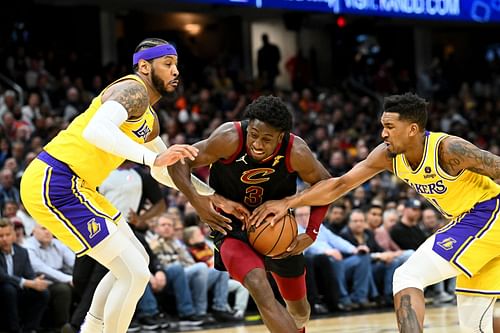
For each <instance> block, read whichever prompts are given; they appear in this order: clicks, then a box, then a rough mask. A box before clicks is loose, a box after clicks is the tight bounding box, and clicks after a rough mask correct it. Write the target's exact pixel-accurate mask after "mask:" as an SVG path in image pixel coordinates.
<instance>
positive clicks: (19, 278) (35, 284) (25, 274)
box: [0, 218, 49, 333]
mask: <svg viewBox="0 0 500 333" xmlns="http://www.w3.org/2000/svg"><path fill="white" fill-rule="evenodd" d="M15 238H16V236H15V233H14V226H13V225H12V223H11V222H10V221H8V220H7V219H4V218H0V250H1V255H0V330H2V331H3V330H6V331H7V332H9V333H10V332H13V333H14V332H15V333H18V332H23V333H25V332H26V333H28V332H29V333H36V331H37V330H38V329H39V326H40V321H41V319H42V316H43V312H44V310H45V308H46V306H47V304H48V301H49V292H48V290H47V288H48V286H49V281H47V280H45V278H44V276H43V275H39V276H36V275H35V272H34V271H33V268H32V267H31V262H30V259H29V255H28V251H27V250H26V249H24V248H22V247H21V246H19V245H17V244H15Z"/></svg>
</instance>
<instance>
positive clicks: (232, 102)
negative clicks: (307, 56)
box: [0, 47, 500, 332]
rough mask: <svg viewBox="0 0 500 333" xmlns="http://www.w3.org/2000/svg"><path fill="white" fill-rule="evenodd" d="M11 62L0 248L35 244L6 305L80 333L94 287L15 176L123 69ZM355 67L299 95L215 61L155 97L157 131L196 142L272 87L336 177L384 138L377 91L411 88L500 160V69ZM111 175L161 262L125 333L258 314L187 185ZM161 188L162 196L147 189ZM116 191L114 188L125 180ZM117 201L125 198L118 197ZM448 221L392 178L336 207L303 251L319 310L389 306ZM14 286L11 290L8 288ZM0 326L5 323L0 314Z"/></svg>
mask: <svg viewBox="0 0 500 333" xmlns="http://www.w3.org/2000/svg"><path fill="white" fill-rule="evenodd" d="M3 61H4V63H3V64H1V66H0V74H2V76H4V77H6V78H8V80H2V81H0V208H1V216H2V219H1V220H0V248H1V249H2V251H3V253H4V254H5V253H6V251H11V250H10V249H12V248H13V249H14V252H13V253H18V254H20V253H24V252H23V251H25V252H26V253H27V255H28V258H29V260H28V261H27V263H28V265H29V266H30V267H26V269H25V270H23V271H22V272H21V271H19V272H17V271H15V270H14V271H8V275H10V276H18V277H19V279H24V280H26V281H30V282H29V283H24V285H23V286H24V287H23V288H20V287H19V286H20V285H21V284H22V283H21V282H20V280H12V279H8V278H6V277H5V276H1V277H0V292H2V295H1V297H0V308H2V309H5V308H7V307H10V308H11V309H12V307H13V304H14V307H15V306H16V305H17V300H16V302H10V301H7V299H10V298H13V297H14V296H13V295H14V294H15V295H17V296H15V297H20V298H19V302H21V303H22V302H26V301H27V300H30V301H29V302H31V303H30V304H31V305H32V308H29V311H25V312H27V313H19V314H17V312H16V316H17V315H18V318H20V321H21V323H22V325H21V327H24V328H23V329H24V330H25V331H36V330H39V328H40V327H44V328H46V329H47V330H53V331H60V329H61V328H62V327H66V329H68V330H67V331H66V332H71V329H73V331H74V332H76V330H77V327H78V322H79V320H80V319H78V318H76V317H78V315H75V313H77V312H78V311H76V309H77V308H78V306H79V305H80V304H83V307H84V310H83V311H86V310H85V304H86V303H85V302H88V299H87V300H86V301H85V297H87V298H88V297H89V295H88V294H87V293H86V291H85V290H86V288H87V289H88V288H90V287H89V286H91V280H92V279H91V277H89V276H87V277H85V278H84V279H83V280H84V281H85V283H84V284H83V285H77V283H75V281H74V279H73V274H76V272H75V273H74V272H73V270H74V269H75V270H76V268H77V267H75V258H74V256H73V255H72V254H71V253H68V249H66V248H64V245H62V244H61V243H59V242H58V241H57V240H56V239H53V238H52V237H51V235H50V233H48V232H47V230H45V228H43V227H41V226H39V225H37V224H36V221H34V220H33V219H31V218H30V216H29V215H28V214H27V213H26V212H25V210H24V209H23V206H22V202H21V201H20V196H19V181H20V178H21V177H22V174H23V170H24V169H25V168H26V166H27V165H28V164H29V163H30V161H31V160H32V159H34V158H35V157H36V155H37V154H38V153H39V152H40V151H41V150H42V147H43V146H44V145H45V144H46V143H47V142H48V141H50V140H51V138H53V137H54V136H55V135H56V134H57V133H58V132H59V131H60V130H62V129H64V128H65V127H66V126H67V125H68V124H69V122H70V121H71V120H72V119H73V118H74V117H76V116H78V115H79V114H80V113H81V112H83V111H85V109H86V107H87V106H88V105H89V104H90V102H91V100H92V98H94V97H95V96H97V95H98V94H99V93H100V91H101V90H102V89H103V88H104V87H105V86H106V85H108V84H109V83H111V82H112V81H113V80H114V79H117V78H119V77H120V76H122V75H125V74H129V69H128V67H127V66H121V65H109V66H105V67H104V68H99V69H97V68H96V69H94V70H93V69H88V68H86V69H85V70H83V69H82V68H85V67H84V66H82V64H81V62H80V61H79V59H78V54H76V53H74V52H71V53H69V55H68V56H67V58H65V59H54V57H53V53H51V52H31V53H30V52H28V51H27V50H26V49H25V48H23V47H18V48H17V49H12V54H9V55H8V56H7V57H6V58H5V59H3ZM180 62H181V63H182V58H181V59H180ZM355 65H356V64H355ZM186 66H189V64H186ZM358 66H359V67H358V70H356V71H354V72H353V75H352V76H351V77H349V78H347V79H346V80H345V81H343V82H340V83H339V84H337V85H335V86H329V87H319V86H317V85H316V84H315V83H314V81H313V80H312V79H311V80H310V81H307V82H301V84H300V85H299V86H300V90H292V91H283V90H280V89H277V88H276V87H274V86H272V85H269V82H264V81H263V80H262V78H248V77H245V75H244V74H243V72H242V71H240V70H238V69H234V68H231V67H227V66H225V65H222V64H220V63H217V64H213V65H212V66H207V67H206V68H205V69H204V70H203V71H202V72H201V73H199V77H197V78H196V79H194V80H191V81H185V82H184V84H183V85H182V86H181V87H180V88H179V90H178V92H177V93H176V94H174V95H171V96H167V97H165V98H164V99H162V100H161V101H160V102H159V103H158V105H155V109H156V110H157V113H158V116H159V119H160V123H161V133H162V138H163V139H164V140H165V142H167V143H169V144H174V143H190V144H191V143H195V142H197V141H199V140H201V139H203V138H205V137H207V136H208V135H209V134H210V133H211V132H212V131H213V130H214V129H215V128H216V127H217V126H218V125H220V124H221V123H223V122H226V121H236V120H240V119H241V118H242V116H243V112H244V109H245V106H246V105H247V104H248V103H249V102H250V101H252V100H253V99H254V98H256V97H257V96H259V95H262V94H269V93H272V94H275V95H278V96H280V97H281V98H282V99H283V100H284V101H285V102H286V104H287V105H288V106H289V108H290V110H291V112H292V113H293V115H294V130H293V132H294V133H295V134H297V135H299V136H301V137H302V138H304V139H305V141H306V142H307V143H308V144H309V146H310V148H311V150H312V151H313V152H314V153H315V154H316V155H317V157H318V159H319V160H320V161H321V162H322V163H323V164H324V165H325V166H326V167H327V169H328V170H329V171H330V173H331V174H332V176H339V175H341V174H343V173H345V172H347V171H348V170H350V168H352V166H353V165H355V164H356V163H357V162H358V161H360V160H362V159H364V158H365V157H366V156H367V155H368V153H369V152H370V151H371V150H372V149H373V148H374V147H375V146H376V145H377V144H378V143H379V142H380V132H381V126H380V123H379V120H378V119H379V115H380V110H381V103H382V99H383V96H385V95H388V94H393V93H402V92H406V91H407V90H413V91H418V93H419V94H421V95H422V96H424V97H425V98H426V99H427V100H428V101H429V102H430V105H429V123H428V127H427V129H428V130H431V131H444V132H448V133H450V134H454V135H458V136H462V137H463V138H465V139H467V140H469V141H471V142H472V143H474V144H475V145H477V146H479V147H480V148H483V149H487V150H490V151H491V152H492V153H494V154H497V155H500V148H499V143H498V140H497V137H498V130H499V129H500V118H498V117H495V115H498V114H500V98H499V96H500V76H498V75H497V74H496V72H495V71H491V75H490V76H489V77H486V78H481V79H477V80H475V81H466V80H462V78H461V77H460V75H459V68H454V69H453V68H452V69H451V70H450V67H449V66H448V65H447V63H446V62H445V61H444V60H443V59H435V61H434V62H433V63H432V65H431V66H430V68H429V69H428V70H426V71H425V72H422V73H419V74H418V75H416V77H415V78H414V79H413V78H411V76H410V75H409V74H408V71H407V70H406V71H405V70H401V69H398V70H396V68H397V66H395V64H394V61H393V60H391V59H384V61H378V62H376V63H375V64H371V65H370V66H365V65H363V64H361V63H360V64H358ZM181 71H182V68H181ZM457 71H458V72H457ZM181 75H182V73H181ZM311 77H314V75H311ZM9 80H11V81H12V82H14V83H16V85H11V84H10V83H9V82H10V81H9ZM294 86H297V85H294ZM131 170H132V171H131ZM117 172H118V174H115V175H114V176H115V177H117V175H118V177H124V176H128V177H131V175H130V174H125V173H123V172H135V174H132V176H133V177H136V180H137V186H139V187H141V188H142V189H143V190H142V191H139V196H140V198H139V199H138V202H137V203H135V204H128V205H125V206H124V207H125V208H124V209H126V210H127V211H122V212H123V213H124V215H125V216H128V219H129V223H131V224H132V225H133V226H134V229H135V231H136V233H137V234H138V235H139V236H138V237H142V238H144V244H145V245H146V246H147V247H149V250H150V251H149V253H150V255H151V257H152V258H154V260H152V263H154V264H153V265H152V266H151V273H152V275H151V276H152V277H151V280H150V284H149V286H148V288H147V291H146V293H145V295H144V296H143V299H141V302H142V305H141V302H140V303H139V306H138V310H137V313H136V318H135V319H134V323H133V325H131V331H134V330H136V331H138V330H140V328H141V327H142V328H146V329H158V328H167V327H170V328H171V329H173V330H175V327H176V325H211V324H214V323H220V322H224V323H236V322H241V321H243V320H244V319H245V312H247V311H255V307H254V306H253V305H252V304H251V303H252V302H251V300H250V301H249V297H248V292H246V290H245V289H244V288H243V287H242V286H241V285H240V284H239V283H237V282H236V281H234V280H232V279H230V277H229V276H228V275H227V273H225V272H224V273H222V272H218V271H216V270H214V269H213V263H212V256H213V249H212V247H211V244H210V242H209V241H208V240H207V239H206V236H207V233H208V231H207V228H206V227H205V226H204V225H203V224H202V223H200V221H199V220H198V219H197V216H196V214H195V212H194V211H193V209H192V207H190V205H189V203H187V200H186V198H185V197H184V196H183V195H182V193H179V192H177V191H175V190H171V189H168V188H165V187H163V186H161V185H159V184H157V183H155V182H154V181H152V180H151V179H150V178H148V177H149V175H148V171H147V170H144V169H142V167H139V166H133V165H132V166H130V165H129V166H126V167H125V166H122V167H121V168H120V169H119V170H117ZM196 174H197V175H198V176H199V177H200V178H202V179H206V177H207V175H208V170H207V169H199V170H197V171H196ZM112 176H113V175H112ZM112 176H110V177H112ZM127 179H130V178H127ZM116 184H120V182H119V181H118V182H117V183H116ZM146 185H147V186H146ZM299 185H300V187H301V188H302V187H303V186H306V185H305V184H299ZM154 187H157V190H156V191H157V192H156V194H150V193H149V192H150V191H152V190H151V189H152V188H154ZM111 188H112V189H114V190H115V191H116V190H117V188H118V187H117V186H114V187H111ZM103 191H104V185H103ZM123 191H130V188H128V189H127V188H124V189H123ZM131 193H136V194H137V192H131ZM115 204H116V205H117V207H119V204H120V203H119V202H117V203H115ZM129 210H131V211H129ZM308 214H309V210H308V208H307V207H302V208H299V209H297V211H296V218H297V222H298V224H299V225H300V226H301V227H302V228H303V227H304V226H305V225H306V224H307V218H308ZM446 222H447V221H445V220H443V219H442V217H441V216H440V215H439V214H438V213H437V212H436V211H435V210H434V209H433V208H432V207H428V206H426V204H425V203H424V202H423V201H422V199H421V198H420V197H418V196H417V194H416V193H415V191H414V190H412V189H411V188H409V187H407V186H406V185H405V184H403V183H401V182H400V181H398V180H397V179H396V178H395V177H394V176H393V175H391V174H388V173H384V174H381V175H379V176H377V177H375V178H373V179H372V180H370V181H369V182H367V183H366V184H363V185H362V186H360V187H359V188H357V189H356V190H354V191H352V193H350V194H348V195H346V196H345V197H344V198H342V199H340V200H339V201H338V202H335V203H333V204H332V205H331V206H330V209H329V212H328V214H327V217H326V219H325V221H324V223H323V226H322V230H321V231H320V236H319V237H320V238H321V239H322V241H321V242H316V243H315V244H313V245H312V246H311V247H310V248H309V249H308V250H307V251H306V253H305V254H306V258H307V265H308V274H307V277H308V280H307V284H308V298H309V301H310V303H311V305H312V308H313V313H315V314H316V315H326V314H330V313H337V312H348V311H355V310H358V309H369V308H377V307H383V306H390V305H391V302H392V297H391V295H392V284H391V281H392V274H393V272H394V270H395V269H396V268H397V266H398V265H400V264H401V263H403V262H404V261H405V260H406V259H407V258H408V256H409V255H410V254H411V253H412V251H414V250H415V249H416V248H417V247H418V246H419V245H420V244H421V243H422V242H423V240H424V239H425V238H426V237H427V236H429V235H430V234H432V233H433V232H434V231H435V230H436V229H437V228H439V227H440V226H442V225H443V224H444V223H446ZM299 229H300V227H299ZM9 230H12V237H10V231H9ZM12 244H16V245H12ZM23 249H24V250H23ZM69 252H70V251H69ZM14 256H15V255H14ZM77 264H78V260H77ZM85 264H88V263H85ZM90 264H91V265H92V263H90ZM14 266H15V265H14ZM7 267H8V264H7ZM85 267H87V268H86V269H85V270H88V266H85ZM320 268H321V269H320ZM325 268H326V269H325ZM80 272H81V270H80ZM92 272H93V273H92V274H94V273H95V272H94V271H92ZM16 274H17V275H16ZM99 274H100V273H96V275H94V277H95V276H99ZM13 281H14V282H13ZM16 283H17V284H16ZM9 284H10V285H11V287H12V285H14V287H15V289H14V290H17V292H13V291H12V288H7V287H6V286H7V285H9ZM16 288H17V289H16ZM21 289H22V290H23V292H22V293H21V292H20V290H21ZM75 289H76V290H75ZM90 289H91V288H90ZM453 289H454V283H453V281H447V282H446V283H442V284H439V285H436V286H433V287H431V288H429V290H428V291H426V295H427V296H428V301H429V302H431V301H432V302H435V303H442V302H450V301H453V299H454V297H453V296H452V293H453ZM24 291H29V292H24ZM4 295H7V296H6V297H4ZM19 295H20V296H19ZM209 296H210V297H209ZM90 297H91V295H90ZM34 299H36V301H33V300H34ZM247 307H248V308H247ZM26 309H28V308H26ZM0 313H2V314H6V313H7V311H3V310H2V311H0ZM9 313H11V312H9ZM9 320H11V321H12V320H13V319H9ZM0 323H3V324H5V323H10V322H9V321H7V320H3V319H2V320H1V321H0ZM9 325H10V324H9ZM12 325H14V324H12ZM11 327H19V326H15V325H14V326H11ZM6 330H7V331H9V330H8V329H6ZM0 331H2V328H1V327H0Z"/></svg>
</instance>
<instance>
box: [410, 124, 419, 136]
mask: <svg viewBox="0 0 500 333" xmlns="http://www.w3.org/2000/svg"><path fill="white" fill-rule="evenodd" d="M419 133H420V127H419V126H418V125H417V123H411V124H410V133H409V134H410V136H416V135H418V134H419Z"/></svg>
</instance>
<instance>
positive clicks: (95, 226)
mask: <svg viewBox="0 0 500 333" xmlns="http://www.w3.org/2000/svg"><path fill="white" fill-rule="evenodd" d="M87 230H88V231H89V238H94V236H95V235H97V234H98V233H99V231H101V225H100V224H99V223H97V222H96V220H95V218H93V219H92V220H90V221H88V222H87Z"/></svg>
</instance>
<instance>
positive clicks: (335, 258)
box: [295, 207, 372, 311]
mask: <svg viewBox="0 0 500 333" xmlns="http://www.w3.org/2000/svg"><path fill="white" fill-rule="evenodd" d="M309 214H310V207H298V208H296V209H295V217H296V219H297V224H298V229H299V234H300V233H302V232H305V228H306V227H307V222H308V220H309ZM369 252H370V251H369V249H368V248H367V247H366V245H361V246H358V247H356V246H354V245H353V244H351V243H350V242H348V241H347V240H345V239H343V238H342V237H340V236H337V235H335V234H334V233H333V232H331V231H330V230H328V229H327V228H326V227H325V226H324V225H321V226H320V228H319V232H318V238H317V239H316V241H315V242H314V243H312V244H311V245H310V246H309V247H308V248H307V249H306V251H305V253H306V254H308V255H318V254H324V255H327V256H328V258H329V264H330V265H331V266H333V267H334V268H333V270H332V271H333V272H335V273H336V274H335V276H331V277H330V279H332V280H333V279H334V280H336V281H337V283H338V286H339V294H340V300H339V304H338V305H337V307H338V308H339V310H348V311H349V310H353V309H358V308H360V307H363V308H367V307H370V306H371V304H370V302H369V300H368V293H369V286H370V279H371V278H372V276H371V274H372V272H371V266H370V255H369V254H367V253H369ZM349 281H352V288H349V285H350V284H351V283H349Z"/></svg>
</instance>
